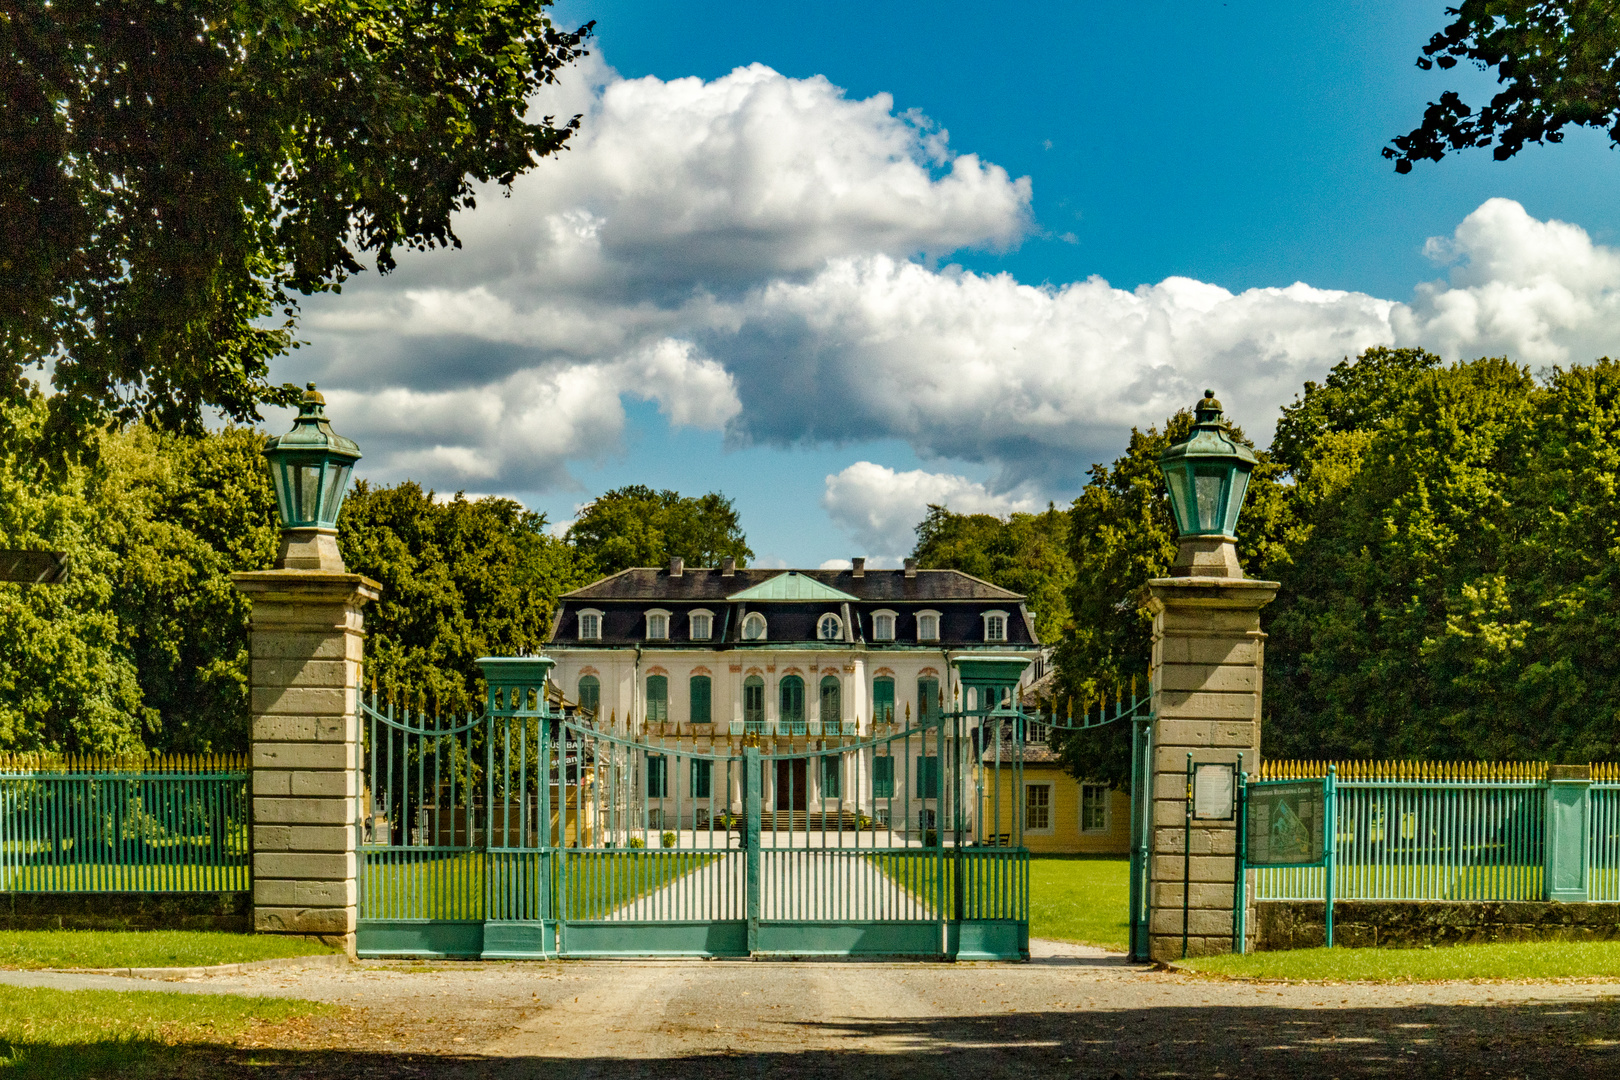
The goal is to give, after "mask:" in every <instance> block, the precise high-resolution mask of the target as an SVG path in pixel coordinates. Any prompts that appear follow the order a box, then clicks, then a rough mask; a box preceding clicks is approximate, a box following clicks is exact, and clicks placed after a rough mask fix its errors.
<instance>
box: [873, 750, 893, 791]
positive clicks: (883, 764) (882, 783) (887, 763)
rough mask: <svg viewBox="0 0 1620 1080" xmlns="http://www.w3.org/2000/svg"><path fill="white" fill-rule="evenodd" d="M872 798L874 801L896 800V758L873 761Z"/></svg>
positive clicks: (881, 758)
mask: <svg viewBox="0 0 1620 1080" xmlns="http://www.w3.org/2000/svg"><path fill="white" fill-rule="evenodd" d="M872 797H873V798H874V799H892V798H894V758H892V757H880V758H873V759H872Z"/></svg>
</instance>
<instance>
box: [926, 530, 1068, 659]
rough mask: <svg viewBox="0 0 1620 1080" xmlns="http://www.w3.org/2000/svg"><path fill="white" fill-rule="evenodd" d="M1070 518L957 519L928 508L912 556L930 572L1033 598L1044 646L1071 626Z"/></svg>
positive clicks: (1030, 602) (1037, 626)
mask: <svg viewBox="0 0 1620 1080" xmlns="http://www.w3.org/2000/svg"><path fill="white" fill-rule="evenodd" d="M1068 548H1069V515H1068V514H1066V513H1063V512H1061V511H1059V510H1058V509H1057V508H1056V507H1055V506H1050V505H1048V506H1047V508H1046V512H1045V513H1042V514H1012V515H1009V516H1008V517H1007V518H1005V519H1003V518H998V517H996V516H995V515H993V514H953V513H951V511H950V510H948V509H946V508H945V507H943V506H935V505H933V504H929V507H928V514H927V516H926V517H924V518H923V520H922V521H921V522H920V523H918V525H917V546H916V547H915V548H914V549H913V550H912V555H913V556H915V557H916V559H917V565H918V566H919V567H922V568H923V569H925V570H960V571H962V572H963V573H964V574H972V575H973V576H974V577H976V578H980V579H982V580H984V581H988V582H990V584H992V585H999V586H1000V587H1002V588H1003V589H1010V590H1012V591H1013V592H1016V593H1021V594H1023V595H1024V596H1026V597H1028V598H1029V607H1030V613H1031V614H1033V615H1034V616H1035V627H1036V631H1037V632H1038V633H1039V634H1040V637H1041V640H1042V641H1043V642H1047V643H1053V642H1056V641H1057V640H1058V638H1059V636H1060V635H1061V634H1062V633H1063V627H1064V624H1065V623H1067V622H1068V621H1069V596H1068V593H1069V590H1070V588H1071V587H1072V586H1073V584H1074V564H1073V563H1072V562H1070V561H1069V550H1068Z"/></svg>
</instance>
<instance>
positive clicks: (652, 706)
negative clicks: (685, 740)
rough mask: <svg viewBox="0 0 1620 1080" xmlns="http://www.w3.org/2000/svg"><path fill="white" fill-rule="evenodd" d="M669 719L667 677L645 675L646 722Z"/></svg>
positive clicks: (666, 720) (664, 721)
mask: <svg viewBox="0 0 1620 1080" xmlns="http://www.w3.org/2000/svg"><path fill="white" fill-rule="evenodd" d="M668 720H669V677H668V676H667V675H649V676H647V722H648V723H649V724H663V723H666V722H668Z"/></svg>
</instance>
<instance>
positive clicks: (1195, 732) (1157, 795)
mask: <svg viewBox="0 0 1620 1080" xmlns="http://www.w3.org/2000/svg"><path fill="white" fill-rule="evenodd" d="M1148 588H1149V591H1150V594H1151V599H1150V600H1149V601H1148V610H1149V611H1151V612H1152V614H1153V661H1152V663H1153V669H1152V671H1153V681H1152V685H1153V693H1154V702H1153V709H1154V713H1155V716H1156V720H1155V721H1154V723H1153V725H1152V735H1153V743H1152V745H1153V761H1152V765H1151V774H1150V775H1151V781H1150V782H1151V783H1152V785H1153V818H1152V840H1151V851H1152V857H1151V859H1150V860H1149V871H1148V909H1149V910H1148V927H1149V931H1148V932H1149V953H1150V955H1151V956H1152V958H1153V959H1155V960H1175V959H1178V958H1179V957H1180V956H1181V946H1182V910H1183V909H1182V901H1183V885H1184V884H1185V885H1186V886H1187V889H1186V894H1185V895H1186V900H1187V934H1188V937H1187V955H1189V956H1200V955H1206V954H1209V953H1224V952H1230V951H1231V949H1232V904H1233V885H1234V883H1235V880H1236V879H1235V873H1234V870H1235V866H1234V855H1235V854H1236V851H1237V832H1236V823H1235V822H1233V821H1195V822H1193V826H1192V831H1191V843H1190V846H1189V847H1184V846H1183V841H1184V840H1185V839H1186V838H1187V832H1186V807H1187V755H1188V753H1191V754H1192V758H1193V761H1194V762H1231V763H1234V764H1235V763H1236V762H1237V757H1238V755H1239V754H1240V753H1241V754H1242V755H1243V768H1244V771H1246V772H1251V773H1252V772H1254V771H1255V770H1256V769H1258V768H1259V765H1260V695H1261V686H1262V679H1263V675H1264V672H1265V634H1263V633H1261V631H1260V609H1261V608H1262V607H1263V606H1265V604H1266V603H1267V602H1269V601H1270V600H1271V598H1272V597H1273V596H1275V595H1276V592H1277V583H1276V582H1274V581H1250V580H1248V579H1245V578H1222V577H1176V578H1161V579H1157V580H1154V581H1150V582H1148ZM1188 851H1190V853H1191V860H1190V868H1189V869H1188V873H1187V875H1186V879H1185V881H1184V878H1183V869H1184V867H1186V866H1187V864H1186V863H1185V862H1184V853H1186V852H1188ZM1250 925H1251V926H1252V925H1253V920H1252V919H1251V920H1250Z"/></svg>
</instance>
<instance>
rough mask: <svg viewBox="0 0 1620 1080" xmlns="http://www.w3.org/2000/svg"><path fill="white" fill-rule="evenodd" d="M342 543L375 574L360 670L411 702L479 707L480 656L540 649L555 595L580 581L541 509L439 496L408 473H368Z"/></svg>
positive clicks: (351, 501)
mask: <svg viewBox="0 0 1620 1080" xmlns="http://www.w3.org/2000/svg"><path fill="white" fill-rule="evenodd" d="M338 544H339V546H340V547H341V548H342V551H343V561H344V564H345V565H347V566H348V568H349V570H350V571H351V572H353V573H358V574H365V575H366V576H367V577H370V578H373V579H375V580H376V581H378V582H380V583H381V584H382V586H383V590H382V596H381V597H379V598H378V599H377V600H374V601H372V602H371V603H370V604H368V605H366V611H365V618H366V675H367V678H368V679H375V680H376V682H377V683H378V684H379V686H380V688H382V689H383V690H385V691H386V692H387V693H389V694H391V695H396V696H399V697H401V698H404V699H406V700H409V701H411V702H412V703H413V704H414V703H415V702H417V701H421V700H425V701H426V702H427V703H428V704H429V705H430V706H434V705H436V706H437V707H439V708H443V709H446V710H460V709H469V708H481V707H482V702H483V683H482V679H481V676H480V674H479V669H478V665H477V664H476V663H475V661H476V660H477V659H478V658H479V657H480V656H518V655H522V654H524V653H529V652H536V653H537V652H539V651H541V649H543V648H544V646H545V642H546V638H547V637H548V636H549V634H550V631H551V616H552V613H553V612H554V611H555V610H556V606H557V598H558V597H559V596H561V595H562V594H563V593H565V592H567V591H568V590H570V589H573V588H576V587H578V586H580V585H583V584H585V583H586V582H587V581H588V580H589V575H588V574H586V573H584V572H583V571H582V570H581V568H580V564H579V560H578V558H577V556H576V555H575V553H574V552H573V551H572V550H571V549H570V548H569V547H568V545H567V544H565V543H563V542H562V541H561V540H558V539H556V538H555V537H553V536H551V535H550V533H549V531H548V530H547V528H546V518H545V515H544V514H537V513H534V512H532V511H529V510H525V509H524V508H523V507H522V506H521V505H520V504H518V503H516V502H513V501H512V500H511V499H501V498H493V497H490V498H483V499H474V500H469V499H467V498H465V497H463V496H462V495H460V494H459V493H458V494H457V495H456V496H455V497H454V498H452V499H449V500H441V499H438V498H436V497H435V496H434V493H433V492H432V491H429V490H426V489H424V488H422V487H421V486H420V485H419V484H416V483H414V482H412V481H409V480H407V481H404V482H403V483H400V484H396V485H394V486H393V487H381V488H379V487H373V486H371V485H369V484H367V483H365V482H364V481H360V482H358V483H356V484H355V490H354V491H353V492H352V493H351V494H350V495H349V497H348V499H347V500H346V501H345V502H344V505H343V515H342V518H341V520H340V521H339V525H338Z"/></svg>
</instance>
